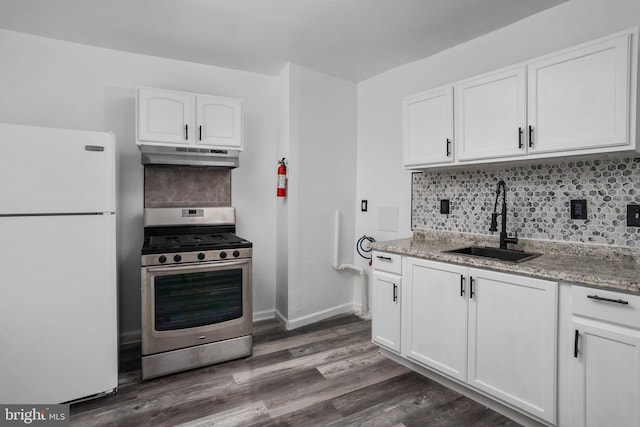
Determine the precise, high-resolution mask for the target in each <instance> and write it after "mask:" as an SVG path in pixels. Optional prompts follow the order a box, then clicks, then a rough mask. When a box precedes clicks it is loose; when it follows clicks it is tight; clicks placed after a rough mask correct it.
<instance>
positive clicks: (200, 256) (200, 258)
mask: <svg viewBox="0 0 640 427" xmlns="http://www.w3.org/2000/svg"><path fill="white" fill-rule="evenodd" d="M198 259H199V260H200V261H202V260H203V259H204V254H203V253H202V252H200V253H199V254H198Z"/></svg>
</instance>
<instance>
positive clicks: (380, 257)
mask: <svg viewBox="0 0 640 427" xmlns="http://www.w3.org/2000/svg"><path fill="white" fill-rule="evenodd" d="M376 258H378V259H381V260H384V261H391V257H388V256H382V255H378V256H377V257H376Z"/></svg>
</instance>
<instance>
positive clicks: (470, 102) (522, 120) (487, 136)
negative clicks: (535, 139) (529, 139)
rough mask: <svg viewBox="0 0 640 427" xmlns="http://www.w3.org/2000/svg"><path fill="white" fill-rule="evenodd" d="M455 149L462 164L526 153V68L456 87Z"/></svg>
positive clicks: (473, 80) (489, 75)
mask: <svg viewBox="0 0 640 427" xmlns="http://www.w3.org/2000/svg"><path fill="white" fill-rule="evenodd" d="M455 92H456V98H455V99H456V146H457V156H458V159H459V160H475V159H490V158H497V157H510V156H522V155H525V154H526V153H527V149H526V141H525V134H524V129H525V127H526V124H527V117H526V107H527V99H526V96H527V80H526V72H525V67H524V66H519V67H515V68H510V69H507V70H501V71H498V72H493V73H490V74H486V75H483V76H480V77H476V78H473V79H469V80H465V81H463V82H460V83H458V84H456V86H455Z"/></svg>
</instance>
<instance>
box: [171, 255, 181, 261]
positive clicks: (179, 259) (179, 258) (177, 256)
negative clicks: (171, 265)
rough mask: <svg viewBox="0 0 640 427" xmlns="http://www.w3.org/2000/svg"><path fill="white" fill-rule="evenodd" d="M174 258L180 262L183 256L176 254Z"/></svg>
mask: <svg viewBox="0 0 640 427" xmlns="http://www.w3.org/2000/svg"><path fill="white" fill-rule="evenodd" d="M173 260H174V261H175V262H180V261H182V257H181V256H180V255H176V256H174V257H173Z"/></svg>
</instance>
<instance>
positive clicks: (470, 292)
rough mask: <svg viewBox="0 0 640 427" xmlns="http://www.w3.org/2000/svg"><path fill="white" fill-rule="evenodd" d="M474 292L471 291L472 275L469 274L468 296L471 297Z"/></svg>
mask: <svg viewBox="0 0 640 427" xmlns="http://www.w3.org/2000/svg"><path fill="white" fill-rule="evenodd" d="M474 295H475V292H473V276H469V298H473V296H474Z"/></svg>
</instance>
